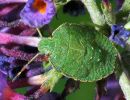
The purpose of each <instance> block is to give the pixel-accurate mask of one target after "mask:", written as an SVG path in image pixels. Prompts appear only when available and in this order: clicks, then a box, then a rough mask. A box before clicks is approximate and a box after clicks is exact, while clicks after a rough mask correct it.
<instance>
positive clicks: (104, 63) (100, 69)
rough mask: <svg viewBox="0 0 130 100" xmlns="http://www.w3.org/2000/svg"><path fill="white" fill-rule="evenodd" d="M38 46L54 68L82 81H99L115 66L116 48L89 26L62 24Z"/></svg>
mask: <svg viewBox="0 0 130 100" xmlns="http://www.w3.org/2000/svg"><path fill="white" fill-rule="evenodd" d="M38 49H39V51H40V52H41V53H46V52H47V53H49V54H50V62H51V63H52V64H53V66H54V68H55V69H56V70H57V71H59V72H61V73H62V74H63V75H65V76H67V77H70V78H73V79H75V80H80V81H83V82H86V81H97V80H100V79H102V78H104V77H106V76H108V75H109V74H111V73H112V72H113V70H114V68H115V61H116V55H117V50H116V48H115V47H114V46H113V44H112V42H110V41H109V40H108V39H107V37H106V36H104V35H103V34H100V33H99V32H97V31H96V30H95V29H94V28H93V27H90V26H84V25H76V24H68V23H65V24H62V25H61V26H59V27H58V28H57V29H56V30H55V31H54V32H53V37H52V38H49V39H47V38H46V39H42V40H41V41H40V43H39V47H38Z"/></svg>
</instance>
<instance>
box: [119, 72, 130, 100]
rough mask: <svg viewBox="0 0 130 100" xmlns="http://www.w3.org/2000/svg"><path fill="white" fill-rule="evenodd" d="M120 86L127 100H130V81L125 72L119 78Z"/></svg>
mask: <svg viewBox="0 0 130 100" xmlns="http://www.w3.org/2000/svg"><path fill="white" fill-rule="evenodd" d="M119 84H120V86H121V89H122V91H123V93H124V96H125V98H126V100H130V80H129V79H128V77H127V76H126V74H125V73H124V72H123V73H122V74H121V76H120V78H119Z"/></svg>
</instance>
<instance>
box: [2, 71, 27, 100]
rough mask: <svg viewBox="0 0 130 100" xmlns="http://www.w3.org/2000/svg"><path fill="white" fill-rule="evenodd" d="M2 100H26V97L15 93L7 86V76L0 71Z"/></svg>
mask: <svg viewBox="0 0 130 100" xmlns="http://www.w3.org/2000/svg"><path fill="white" fill-rule="evenodd" d="M0 81H1V82H0V100H25V98H26V97H25V96H23V95H20V94H17V93H15V92H14V91H13V90H12V89H11V88H10V87H9V86H8V84H7V81H6V75H5V74H3V73H2V72H1V71H0Z"/></svg>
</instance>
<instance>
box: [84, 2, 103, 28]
mask: <svg viewBox="0 0 130 100" xmlns="http://www.w3.org/2000/svg"><path fill="white" fill-rule="evenodd" d="M82 2H83V3H84V5H85V6H86V8H87V9H88V12H89V14H90V17H91V19H92V21H93V23H94V24H95V25H97V26H104V24H105V20H104V17H103V15H102V14H101V12H100V11H99V9H98V6H97V4H96V2H95V0H82Z"/></svg>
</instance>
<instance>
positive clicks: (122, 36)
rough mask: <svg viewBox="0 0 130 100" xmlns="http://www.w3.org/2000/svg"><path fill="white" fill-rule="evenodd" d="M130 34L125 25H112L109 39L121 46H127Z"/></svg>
mask: <svg viewBox="0 0 130 100" xmlns="http://www.w3.org/2000/svg"><path fill="white" fill-rule="evenodd" d="M129 36H130V31H128V30H126V29H125V28H124V27H123V25H112V26H111V35H110V37H109V39H110V40H111V41H113V42H115V43H116V44H118V45H120V46H121V47H125V45H126V41H127V40H128V38H129Z"/></svg>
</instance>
